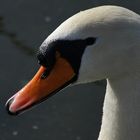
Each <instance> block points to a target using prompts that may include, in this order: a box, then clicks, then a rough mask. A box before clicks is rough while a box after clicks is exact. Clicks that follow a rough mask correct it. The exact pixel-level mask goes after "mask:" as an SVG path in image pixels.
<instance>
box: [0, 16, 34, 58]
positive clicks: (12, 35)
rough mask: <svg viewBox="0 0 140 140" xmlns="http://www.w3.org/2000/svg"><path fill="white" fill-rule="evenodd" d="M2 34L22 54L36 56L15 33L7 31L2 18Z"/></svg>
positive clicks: (0, 22)
mask: <svg viewBox="0 0 140 140" xmlns="http://www.w3.org/2000/svg"><path fill="white" fill-rule="evenodd" d="M0 34H1V35H4V36H5V37H7V38H8V39H9V40H10V41H11V43H13V44H14V46H15V47H17V48H18V49H20V50H21V51H22V52H24V53H26V54H28V55H34V54H35V50H34V49H32V48H30V47H28V46H26V45H25V44H24V43H23V42H22V41H21V40H19V39H18V37H17V35H16V34H15V33H13V32H9V31H8V30H6V28H5V26H4V18H3V17H2V16H0Z"/></svg>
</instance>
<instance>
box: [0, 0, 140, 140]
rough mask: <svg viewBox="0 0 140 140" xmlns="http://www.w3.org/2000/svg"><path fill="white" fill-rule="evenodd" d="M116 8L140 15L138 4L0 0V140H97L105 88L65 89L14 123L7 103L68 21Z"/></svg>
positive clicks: (98, 0) (127, 0) (135, 1)
mask: <svg viewBox="0 0 140 140" xmlns="http://www.w3.org/2000/svg"><path fill="white" fill-rule="evenodd" d="M103 4H115V5H121V6H125V7H127V8H130V9H132V10H134V11H136V12H138V13H140V1H139V0H133V1H132V0H123V1H120V2H119V1H118V0H69V1H68V0H61V1H60V0H57V1H56V0H5V1H4V0H0V80H1V85H0V114H1V115H0V140H44V139H46V140H96V139H97V137H98V133H99V129H100V123H101V114H102V103H103V97H104V92H105V88H104V87H103V86H101V85H100V84H88V85H84V86H83V85H82V86H77V87H72V88H67V89H65V90H64V91H63V92H59V93H58V94H57V95H56V96H53V97H52V98H51V99H49V100H48V101H46V102H44V103H43V104H41V105H39V106H37V107H36V108H34V109H32V110H30V111H28V112H26V113H24V114H22V115H20V116H17V117H11V116H9V115H8V114H7V113H6V111H5V108H4V104H5V102H6V100H7V99H8V98H9V97H10V96H11V95H13V94H14V93H15V92H16V91H17V90H18V89H20V88H21V87H22V86H23V85H24V84H25V83H26V82H27V81H28V80H29V79H31V77H32V76H33V75H34V74H35V72H36V71H37V69H38V68H39V66H38V64H37V60H36V56H35V54H36V51H37V49H38V47H39V46H40V44H41V43H42V41H43V40H44V39H45V38H46V37H47V36H48V35H49V34H50V33H51V32H52V31H53V30H54V29H55V28H56V27H57V26H58V25H59V24H60V23H61V22H62V21H64V20H65V19H67V18H68V17H69V16H71V15H73V14H75V13H77V12H79V11H81V10H84V9H87V8H91V7H95V6H99V5H103Z"/></svg>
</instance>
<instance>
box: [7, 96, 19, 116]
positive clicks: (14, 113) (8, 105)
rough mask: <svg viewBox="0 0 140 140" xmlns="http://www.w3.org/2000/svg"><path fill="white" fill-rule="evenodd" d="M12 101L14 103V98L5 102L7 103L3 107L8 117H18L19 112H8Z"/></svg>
mask: <svg viewBox="0 0 140 140" xmlns="http://www.w3.org/2000/svg"><path fill="white" fill-rule="evenodd" d="M13 101H14V97H13V98H11V99H9V100H8V101H7V103H6V105H5V107H6V110H7V112H8V114H9V115H18V114H19V112H11V111H10V105H11V104H12V102H13Z"/></svg>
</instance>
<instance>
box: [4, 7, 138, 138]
mask: <svg viewBox="0 0 140 140" xmlns="http://www.w3.org/2000/svg"><path fill="white" fill-rule="evenodd" d="M37 57H38V61H39V64H40V65H41V67H40V69H39V71H38V72H37V74H36V75H35V76H34V77H33V79H32V80H31V81H30V82H29V83H28V84H27V85H25V87H23V88H22V89H21V90H20V91H19V92H17V93H16V94H15V95H14V96H13V97H11V98H10V99H9V100H8V101H7V103H6V108H7V111H8V112H9V114H11V115H17V114H19V113H22V112H23V111H25V110H27V109H28V108H30V107H32V106H34V105H36V104H38V103H40V102H42V101H44V100H45V99H47V98H49V97H50V96H52V95H53V94H55V93H56V92H58V91H59V90H61V89H63V88H64V87H66V86H68V85H70V84H71V85H76V84H81V83H88V82H94V81H97V80H102V79H106V80H107V87H106V94H105V99H104V105H103V117H102V125H101V130H100V133H99V138H98V140H139V139H140V16H139V15H138V14H136V13H135V12H133V11H131V10H128V9H126V8H123V7H119V6H112V5H106V6H100V7H95V8H92V9H88V10H85V11H81V12H79V13H78V14H76V15H74V16H72V17H70V18H69V19H67V20H66V21H65V22H63V23H62V24H61V25H60V26H59V27H58V28H57V29H56V30H55V31H54V32H52V33H51V34H50V35H49V36H48V37H47V39H46V40H45V41H44V42H43V43H42V45H41V46H40V48H39V52H38V55H37Z"/></svg>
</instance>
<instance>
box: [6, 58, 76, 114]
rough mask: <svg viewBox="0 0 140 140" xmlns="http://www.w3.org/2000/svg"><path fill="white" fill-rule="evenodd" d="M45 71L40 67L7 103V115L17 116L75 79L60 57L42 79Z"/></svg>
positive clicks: (65, 62) (67, 65)
mask: <svg viewBox="0 0 140 140" xmlns="http://www.w3.org/2000/svg"><path fill="white" fill-rule="evenodd" d="M45 71H46V68H45V67H43V66H41V67H40V69H39V71H38V72H37V73H36V75H35V76H34V77H33V79H32V80H31V81H30V82H29V83H28V84H27V85H25V87H23V88H22V89H21V90H20V91H18V92H17V93H16V94H15V95H14V96H13V97H11V98H10V99H9V100H8V101H7V104H6V107H7V110H8V112H9V114H12V115H16V114H19V113H20V112H22V111H25V110H26V109H28V108H30V107H32V106H33V105H35V104H37V103H39V102H41V101H43V100H45V99H46V98H48V97H50V95H52V94H54V93H56V92H57V91H59V90H60V89H62V88H64V87H65V86H66V85H68V84H69V83H70V81H72V79H73V78H74V77H75V73H74V70H73V68H72V67H71V65H70V64H69V63H68V62H67V60H65V59H64V58H62V57H58V58H57V60H56V63H55V65H54V67H53V69H52V70H51V72H50V74H49V75H48V76H47V77H46V78H45V79H42V78H41V75H42V74H43V73H44V72H45Z"/></svg>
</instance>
